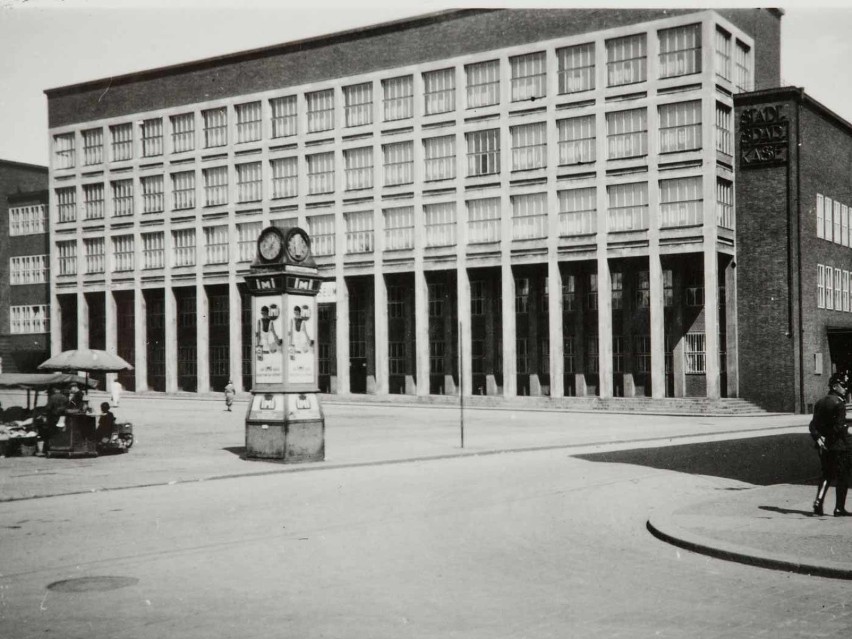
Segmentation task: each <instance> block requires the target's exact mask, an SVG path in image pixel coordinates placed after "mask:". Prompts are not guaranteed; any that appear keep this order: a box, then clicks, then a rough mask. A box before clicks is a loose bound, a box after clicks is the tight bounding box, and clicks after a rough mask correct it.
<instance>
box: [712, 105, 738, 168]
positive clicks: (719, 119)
mask: <svg viewBox="0 0 852 639" xmlns="http://www.w3.org/2000/svg"><path fill="white" fill-rule="evenodd" d="M733 131H734V126H733V121H732V119H731V107H729V106H726V105H724V104H722V103H720V102H717V103H716V150H717V151H721V152H722V153H725V154H726V155H733V154H734V142H733Z"/></svg>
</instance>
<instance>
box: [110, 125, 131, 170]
mask: <svg viewBox="0 0 852 639" xmlns="http://www.w3.org/2000/svg"><path fill="white" fill-rule="evenodd" d="M109 131H110V137H111V143H112V149H111V153H112V160H113V162H120V161H121V160H130V159H132V158H133V125H132V124H130V123H129V122H128V123H126V124H116V125H114V126H111V127H110V128H109Z"/></svg>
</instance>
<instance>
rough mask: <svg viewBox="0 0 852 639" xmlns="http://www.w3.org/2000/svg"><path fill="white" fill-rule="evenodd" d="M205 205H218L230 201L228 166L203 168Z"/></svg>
mask: <svg viewBox="0 0 852 639" xmlns="http://www.w3.org/2000/svg"><path fill="white" fill-rule="evenodd" d="M203 174H204V205H205V206H217V205H220V204H227V203H228V167H227V166H215V167H211V168H209V169H204V170H203Z"/></svg>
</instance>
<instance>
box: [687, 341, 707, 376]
mask: <svg viewBox="0 0 852 639" xmlns="http://www.w3.org/2000/svg"><path fill="white" fill-rule="evenodd" d="M684 337H685V339H684V349H683V359H684V373H686V374H703V373H705V372H706V368H705V357H704V344H705V341H704V333H687V334H686V335H685V336H684Z"/></svg>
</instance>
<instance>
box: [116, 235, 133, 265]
mask: <svg viewBox="0 0 852 639" xmlns="http://www.w3.org/2000/svg"><path fill="white" fill-rule="evenodd" d="M134 251H135V249H134V247H133V236H132V235H119V236H116V237H114V238H112V270H113V271H115V272H119V271H132V270H133V262H134V260H133V253H134Z"/></svg>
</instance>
